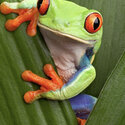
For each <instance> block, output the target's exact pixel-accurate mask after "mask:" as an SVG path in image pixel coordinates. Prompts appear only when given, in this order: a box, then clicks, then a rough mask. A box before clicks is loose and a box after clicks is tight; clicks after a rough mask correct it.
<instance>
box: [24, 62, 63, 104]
mask: <svg viewBox="0 0 125 125" xmlns="http://www.w3.org/2000/svg"><path fill="white" fill-rule="evenodd" d="M44 72H45V74H46V75H47V76H49V77H50V78H51V80H48V79H45V78H42V77H40V76H38V75H36V74H34V73H32V72H31V71H29V70H26V71H24V72H23V73H22V78H23V80H25V81H28V82H34V83H36V84H38V85H40V86H41V87H40V90H37V91H29V92H27V93H26V94H25V95H24V100H25V102H27V103H31V102H33V101H34V100H36V99H39V98H41V95H42V94H43V93H46V92H49V91H56V90H57V89H61V88H62V86H63V81H62V80H61V78H60V77H59V76H58V75H57V73H56V72H55V70H54V68H53V67H52V65H51V64H46V65H45V66H44Z"/></svg>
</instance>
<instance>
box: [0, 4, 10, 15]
mask: <svg viewBox="0 0 125 125" xmlns="http://www.w3.org/2000/svg"><path fill="white" fill-rule="evenodd" d="M11 10H12V9H10V8H9V7H8V6H6V5H5V4H4V3H2V4H1V5H0V12H1V13H3V14H9V13H11Z"/></svg>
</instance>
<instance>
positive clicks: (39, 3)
mask: <svg viewBox="0 0 125 125" xmlns="http://www.w3.org/2000/svg"><path fill="white" fill-rule="evenodd" d="M42 2H43V0H38V3H37V8H38V10H39V9H40V6H41V4H42Z"/></svg>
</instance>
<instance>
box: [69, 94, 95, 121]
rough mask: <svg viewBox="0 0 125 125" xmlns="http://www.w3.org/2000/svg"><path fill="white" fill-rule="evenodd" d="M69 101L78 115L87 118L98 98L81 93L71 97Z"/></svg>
mask: <svg viewBox="0 0 125 125" xmlns="http://www.w3.org/2000/svg"><path fill="white" fill-rule="evenodd" d="M69 101H70V103H71V106H72V109H73V110H74V112H75V114H76V116H77V117H79V118H81V119H87V118H88V116H89V114H90V112H91V111H92V109H93V107H94V105H95V103H96V101H97V99H96V98H95V97H92V96H90V95H86V94H79V95H77V96H75V97H73V98H71V99H69Z"/></svg>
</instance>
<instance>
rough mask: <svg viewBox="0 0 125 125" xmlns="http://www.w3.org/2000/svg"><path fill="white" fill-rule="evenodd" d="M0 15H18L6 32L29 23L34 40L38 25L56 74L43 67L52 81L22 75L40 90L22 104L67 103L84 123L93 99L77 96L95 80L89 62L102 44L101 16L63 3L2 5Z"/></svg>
mask: <svg viewBox="0 0 125 125" xmlns="http://www.w3.org/2000/svg"><path fill="white" fill-rule="evenodd" d="M0 11H1V13H3V14H9V13H12V12H14V13H17V14H19V16H18V17H17V18H15V19H13V20H8V21H7V22H6V24H5V27H6V29H7V30H9V31H14V30H16V28H18V27H19V26H20V24H21V23H23V22H25V21H30V24H29V25H28V27H27V34H28V35H30V36H34V35H35V34H36V26H37V24H38V26H39V28H40V31H41V33H42V35H43V37H44V39H45V42H46V44H47V46H48V48H49V50H50V53H51V56H52V58H53V60H54V62H55V65H56V68H57V71H58V74H59V75H58V74H57V73H56V72H55V70H54V68H53V66H52V65H51V64H46V65H45V66H44V68H43V70H44V72H45V74H46V75H47V76H49V77H50V78H51V80H48V79H45V78H43V77H40V76H37V75H36V74H34V73H32V72H31V71H29V70H26V71H24V72H23V73H22V78H23V79H24V80H25V81H29V82H34V83H37V84H38V85H40V86H41V87H40V90H37V91H29V92H27V93H26V94H25V95H24V100H25V102H27V103H31V102H33V101H34V100H36V99H39V98H47V99H51V100H65V99H70V103H71V105H72V108H73V109H74V111H75V113H76V115H77V117H79V118H82V119H86V118H87V117H88V114H89V112H90V111H91V110H92V107H93V106H94V104H95V102H96V98H94V97H92V96H89V95H85V94H84V95H78V94H79V93H81V92H82V91H83V90H84V89H85V88H86V87H88V86H89V85H90V84H91V83H92V81H93V80H94V79H95V76H96V72H95V68H94V67H93V66H92V62H93V60H94V56H95V54H96V52H97V51H98V49H99V47H100V44H101V38H102V29H103V28H102V24H103V19H102V16H101V14H100V13H99V12H98V11H96V10H88V9H87V8H85V7H82V6H79V5H77V4H75V3H73V2H70V1H66V0H24V1H22V2H14V3H9V2H3V3H2V4H1V5H0ZM77 95H78V96H77ZM79 124H81V125H84V124H85V120H80V119H79Z"/></svg>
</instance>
